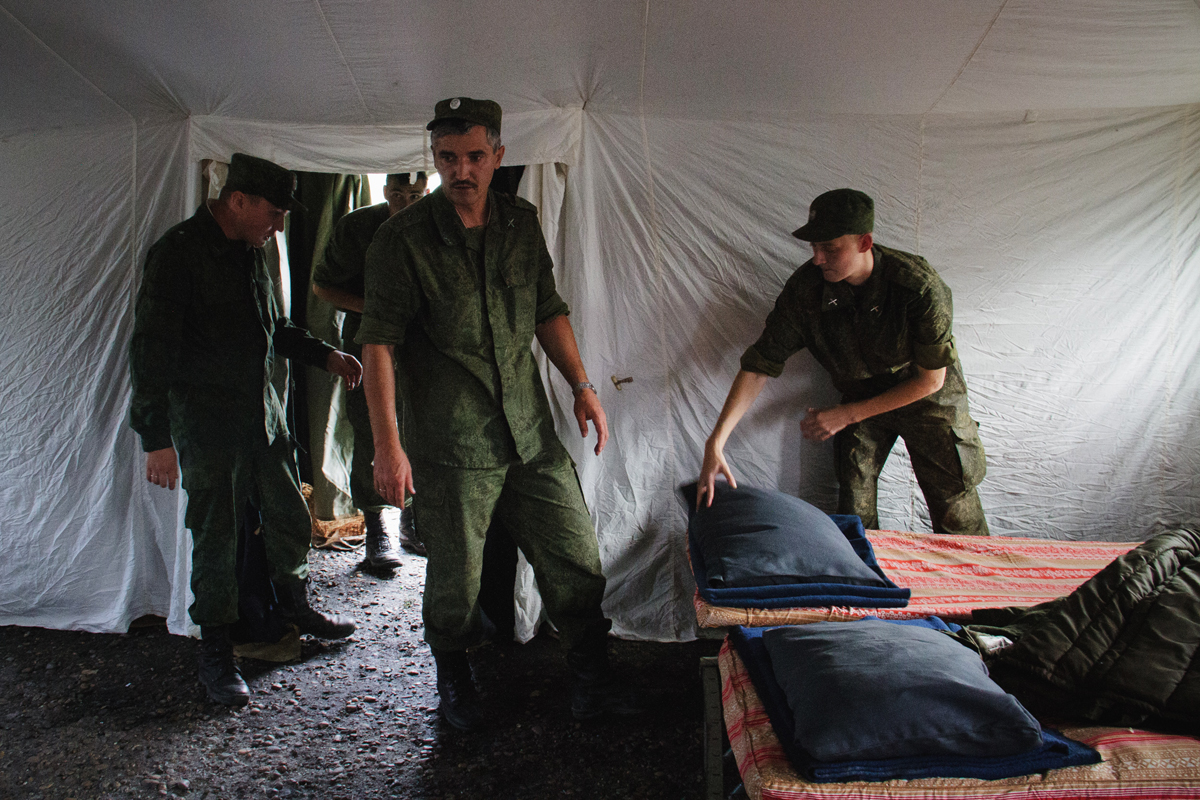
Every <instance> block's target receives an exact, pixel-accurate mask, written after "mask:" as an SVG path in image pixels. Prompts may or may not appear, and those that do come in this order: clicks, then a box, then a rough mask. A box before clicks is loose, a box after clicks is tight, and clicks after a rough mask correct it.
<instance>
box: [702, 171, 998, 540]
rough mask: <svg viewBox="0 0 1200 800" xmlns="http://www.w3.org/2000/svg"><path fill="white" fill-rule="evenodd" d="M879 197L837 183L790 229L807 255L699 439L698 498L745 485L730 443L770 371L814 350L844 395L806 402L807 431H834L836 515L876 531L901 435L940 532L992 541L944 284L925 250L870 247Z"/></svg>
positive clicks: (816, 436) (821, 435)
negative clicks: (728, 450) (880, 498)
mask: <svg viewBox="0 0 1200 800" xmlns="http://www.w3.org/2000/svg"><path fill="white" fill-rule="evenodd" d="M874 226H875V203H874V201H873V200H872V199H871V198H870V197H868V196H867V195H865V194H863V193H862V192H859V191H855V190H853V189H835V190H833V191H831V192H826V193H825V194H822V195H820V196H819V197H817V198H816V199H815V200H813V202H812V206H810V208H809V215H808V222H807V223H806V224H805V225H804V226H803V227H801V228H799V229H797V230H796V231H795V232H793V234H792V235H793V236H795V237H796V238H797V239H800V240H802V241H806V242H811V243H812V251H813V257H812V259H810V260H809V261H807V262H806V263H804V264H803V265H802V266H801V267H800V268H799V269H797V270H796V272H795V273H793V274H792V276H791V278H789V279H788V281H787V283H786V284H785V285H784V287H783V291H782V292H781V293H780V295H779V298H778V299H777V300H776V301H775V308H774V310H772V311H771V313H770V314H769V315H768V316H767V322H766V326H765V329H764V330H763V333H762V336H760V337H759V339H758V341H757V342H755V343H754V344H753V345H751V346H750V348H749V349H747V350H746V352H745V354H743V355H742V364H741V367H742V368H741V370H740V371H739V372H738V374H737V377H735V378H734V381H733V386H732V387H731V388H730V390H729V396H728V397H727V398H726V400H725V405H724V407H723V408H722V409H721V415H720V417H719V418H718V419H717V424H716V426H715V427H714V428H713V432H712V434H711V435H710V436H709V437H708V440H707V442H706V443H705V446H704V465H703V467H702V468H701V472H700V481H699V484H698V487H697V493H696V500H697V506H699V503H700V502H701V500H702V499H703V500H704V502H705V504H706V505H712V502H713V493H714V490H715V480H716V476H717V475H718V474H720V475H724V476H725V479H726V480H727V481H729V483H730V485H731V486H737V483H736V482H735V481H734V478H733V472H732V470H731V469H730V467H729V463H728V462H727V461H726V460H725V453H724V450H725V442H726V441H727V440H728V439H729V435H730V434H731V433H732V432H733V429H734V427H735V426H736V425H737V423H738V421H739V420H740V419H741V418H742V416H743V415H744V414H745V413H746V411H747V410H749V408H750V406H751V405H752V404H753V403H754V400H755V398H757V397H758V395H759V393H760V392H761V391H762V389H763V387H764V386H765V385H766V382H767V379H768V378H770V377H778V376H779V374H780V373H781V372H782V371H783V363H784V361H786V360H787V358H788V357H789V356H791V355H792V354H793V353H795V352H796V351H798V350H800V349H801V348H804V347H807V348H809V350H811V351H812V354H813V356H814V357H815V358H816V359H817V361H818V362H819V363H820V364H821V366H823V367H824V368H825V369H826V370H828V371H829V374H830V376H831V377H832V378H833V384H834V386H835V387H837V389H838V390H840V391H841V392H842V402H841V403H840V404H838V405H836V406H833V407H832V408H823V409H817V408H810V409H808V413H807V415H806V416H805V418H804V419H803V420H802V421H801V423H800V430H801V432H802V433H803V435H804V437H805V438H806V439H811V440H813V441H817V442H822V441H825V440H826V439H829V438H830V437H833V442H834V452H835V458H836V469H837V477H838V485H839V495H838V513H839V514H856V515H858V516H859V517H861V518H862V523H863V526H864V527H866V528H868V529H874V528H878V527H879V515H878V510H877V508H876V488H877V484H878V479H879V473H880V471H881V470H882V469H883V465H884V462H885V461H886V460H887V457H888V453H890V452H891V449H892V446H893V445H894V444H895V443H896V439H897V437H902V438H903V439H904V444H905V446H906V447H907V448H908V452H909V454H910V455H911V457H912V464H913V472H915V473H916V476H917V483H918V484H919V485H920V486H921V491H922V492H923V493H924V495H925V502H926V503H927V504H928V506H929V515H930V517H931V519H932V521H933V530H934V531H935V532H937V533H955V534H972V535H981V536H986V535H987V534H988V527H987V521H986V520H985V519H984V515H983V507H982V506H981V505H980V502H979V492H978V491H977V490H976V488H975V487H976V486H978V485H979V482H980V481H982V480H983V476H984V473H985V471H986V464H985V461H984V453H983V443H982V442H981V441H980V440H979V429H978V425H976V423H975V421H974V420H973V419H971V415H970V413H969V412H968V409H967V384H966V381H965V380H964V379H963V374H962V367H961V366H960V364H959V361H958V352H957V350H956V349H955V347H954V336H953V331H952V322H953V306H952V303H951V298H950V289H949V287H948V286H946V284H945V283H944V282H943V281H942V279H941V278H940V277H939V276H938V274H937V273H936V272H935V271H934V270H933V268H932V267H930V266H929V263H928V262H927V261H926V260H925V259H923V258H921V257H920V256H917V255H913V254H911V253H905V252H901V251H899V250H892V249H890V248H887V247H883V246H881V245H878V244H875V241H874V236H873V231H874V229H875V228H874Z"/></svg>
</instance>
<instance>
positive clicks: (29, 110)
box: [0, 0, 1200, 132]
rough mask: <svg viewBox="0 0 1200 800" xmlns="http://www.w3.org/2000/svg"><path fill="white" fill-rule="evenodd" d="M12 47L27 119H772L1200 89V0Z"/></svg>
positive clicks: (70, 18)
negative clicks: (544, 115)
mask: <svg viewBox="0 0 1200 800" xmlns="http://www.w3.org/2000/svg"><path fill="white" fill-rule="evenodd" d="M0 53H2V54H3V55H0V65H2V66H3V68H4V73H5V77H6V80H5V81H2V82H0V109H2V110H0V130H3V131H7V132H11V131H15V130H23V129H29V128H37V127H44V126H46V125H49V124H53V125H75V124H83V123H86V122H93V121H95V119H96V116H97V114H114V113H116V114H120V113H122V112H121V110H122V109H123V110H124V112H126V113H127V114H128V115H132V116H135V117H137V118H147V117H152V116H161V115H171V116H185V115H218V116H226V117H234V118H241V119H258V120H270V121H287V122H301V123H327V124H356V125H362V124H368V125H369V124H397V123H405V122H408V123H411V122H414V121H420V120H423V119H425V117H426V116H427V115H428V113H429V109H430V107H431V106H432V105H433V103H434V101H436V100H437V99H438V98H440V97H444V96H447V95H450V94H454V93H459V92H462V93H467V92H469V93H472V94H475V95H486V96H491V97H495V98H496V99H498V100H499V101H500V102H501V103H502V104H503V105H504V107H505V109H506V110H508V111H512V112H516V111H530V110H537V109H544V108H546V107H549V106H575V107H578V106H580V105H583V104H584V103H585V102H586V103H587V104H588V106H589V108H595V109H597V110H599V109H606V110H614V111H636V110H639V109H640V108H644V110H645V111H646V113H648V114H651V115H659V116H679V117H696V118H734V117H746V116H753V117H756V118H760V119H761V118H775V117H778V118H795V117H798V116H799V117H811V116H813V115H821V114H828V113H852V114H923V113H926V112H929V111H934V112H946V113H966V112H991V111H1019V110H1025V109H1035V110H1037V109H1087V108H1121V107H1145V106H1156V105H1178V104H1188V103H1196V102H1200V6H1198V5H1197V2H1196V0H1146V1H1145V2H1139V3H1128V2H1124V1H1123V0H1091V1H1090V2H1088V1H1086V0H1065V1H1064V2H1054V3H1046V2H1043V1H1042V0H978V2H971V3H965V2H959V1H958V0H874V1H865V0H860V1H859V2H853V3H846V2H840V0H800V1H799V2H782V1H781V0H771V1H767V0H754V1H753V2H740V3H717V2H707V3H694V2H682V1H681V0H674V1H673V2H653V1H651V2H633V1H632V0H623V1H614V2H606V3H593V2H574V3H571V2H558V3H553V4H547V3H544V2H540V1H539V0H508V2H505V3H483V2H464V1H463V0H458V1H457V2H454V1H450V2H440V3H426V2H375V3H364V2H361V1H360V0H256V2H253V3H245V2H219V1H218V0H209V1H208V2H195V3H161V2H157V0H107V1H106V2H104V3H89V2H83V1H82V0H70V1H69V2H65V1H64V0H10V2H8V3H7V4H6V5H3V6H0ZM643 54H644V56H643ZM643 57H644V61H645V71H644V76H643V70H642V65H643Z"/></svg>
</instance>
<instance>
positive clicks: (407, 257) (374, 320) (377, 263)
mask: <svg viewBox="0 0 1200 800" xmlns="http://www.w3.org/2000/svg"><path fill="white" fill-rule="evenodd" d="M402 233H403V232H402V231H399V232H398V231H397V230H395V229H392V228H388V227H387V226H385V227H383V228H380V229H379V232H378V233H376V234H375V238H374V240H372V242H371V246H370V247H369V248H367V264H366V274H365V276H364V278H365V288H366V295H365V298H364V302H363V320H362V326H361V327H360V328H359V329H358V336H356V337H355V341H356V342H358V343H359V344H390V345H400V344H403V343H404V333H405V331H406V329H407V328H408V324H409V322H411V321H412V319H413V317H414V316H416V313H417V309H418V308H419V307H420V293H419V289H418V286H417V284H416V281H415V279H414V277H413V269H412V264H411V260H412V258H413V254H412V252H411V251H410V249H409V248H408V246H407V244H406V243H405V242H404V240H403V235H402Z"/></svg>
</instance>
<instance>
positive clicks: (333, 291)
mask: <svg viewBox="0 0 1200 800" xmlns="http://www.w3.org/2000/svg"><path fill="white" fill-rule="evenodd" d="M312 290H313V294H315V295H316V296H317V297H319V298H321V299H322V300H324V301H325V302H326V303H329V304H330V305H331V306H333V307H334V308H339V309H341V310H342V311H357V312H358V313H359V314H361V313H362V311H363V302H364V301H363V299H362V297H361V296H359V295H356V294H354V292H347V291H346V290H345V289H339V288H337V287H336V286H318V285H317V284H315V283H314V284H313V287H312Z"/></svg>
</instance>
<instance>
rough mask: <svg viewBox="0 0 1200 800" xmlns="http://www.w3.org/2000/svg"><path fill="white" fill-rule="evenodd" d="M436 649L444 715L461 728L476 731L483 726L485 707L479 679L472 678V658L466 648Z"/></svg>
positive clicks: (439, 689)
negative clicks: (477, 689) (477, 683)
mask: <svg viewBox="0 0 1200 800" xmlns="http://www.w3.org/2000/svg"><path fill="white" fill-rule="evenodd" d="M430 650H433V660H434V662H436V663H437V690H438V697H440V698H441V712H442V717H444V718H445V720H446V722H449V723H450V724H451V725H453V726H454V727H456V728H458V729H459V730H460V731H467V732H470V731H475V730H479V728H481V727H482V726H483V707H482V705H481V703H480V701H479V693H478V692H476V691H475V683H474V682H473V681H472V680H471V662H469V661H468V660H467V653H466V651H464V650H437V649H435V648H432V647H431V648H430Z"/></svg>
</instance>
